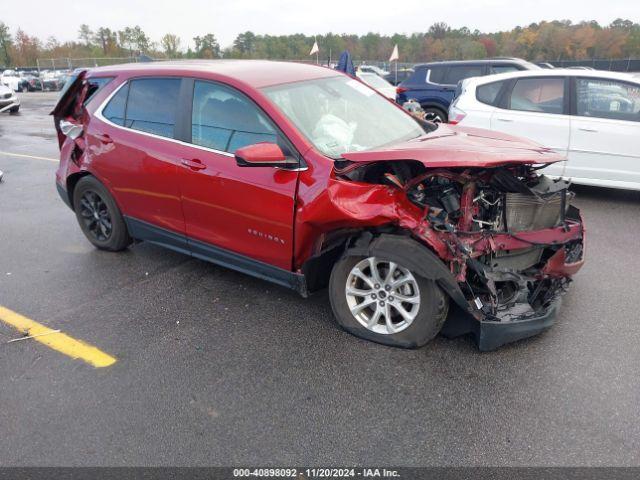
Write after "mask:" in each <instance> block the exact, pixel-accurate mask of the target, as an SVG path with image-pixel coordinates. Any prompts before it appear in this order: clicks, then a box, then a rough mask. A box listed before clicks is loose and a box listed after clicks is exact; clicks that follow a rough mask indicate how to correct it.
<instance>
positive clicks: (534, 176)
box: [404, 165, 584, 350]
mask: <svg viewBox="0 0 640 480" xmlns="http://www.w3.org/2000/svg"><path fill="white" fill-rule="evenodd" d="M404 189H405V191H406V193H407V196H408V198H409V199H410V200H411V201H412V202H413V203H414V204H417V205H419V206H421V207H423V208H424V218H423V221H422V222H421V225H420V227H419V228H418V229H417V230H415V233H416V234H417V235H418V236H419V237H421V238H422V239H423V240H424V241H426V242H427V243H428V244H429V245H431V246H432V247H433V248H434V249H435V250H436V252H437V253H438V255H439V256H440V258H442V259H443V260H445V261H446V262H448V264H449V267H450V270H451V273H452V275H453V276H454V277H455V279H456V280H457V282H458V285H459V287H460V289H461V290H462V292H463V293H464V296H465V298H466V299H467V302H468V305H467V306H466V307H467V308H466V309H465V310H466V311H467V313H468V314H471V315H472V316H473V317H474V320H473V321H464V319H461V318H458V319H456V318H453V319H451V320H450V322H449V324H448V325H446V326H445V329H444V331H443V333H444V334H445V335H449V336H454V335H458V334H461V333H466V332H469V331H470V332H472V333H473V334H474V336H475V337H476V340H477V342H478V346H479V348H480V349H481V350H493V349H495V348H497V347H499V346H500V345H503V344H505V343H508V342H511V341H514V340H519V339H521V338H526V337H529V336H531V335H535V334H537V333H539V332H540V331H542V330H544V329H545V328H547V327H549V326H550V325H551V324H552V323H553V320H554V317H555V314H556V312H557V310H558V308H559V306H560V297H561V295H562V294H563V293H564V292H565V291H566V289H567V286H568V285H569V283H570V282H571V276H572V275H573V274H575V273H576V272H577V271H578V270H579V269H580V267H581V266H582V264H583V261H584V227H583V223H582V219H581V217H580V212H579V210H578V209H577V208H576V207H574V206H572V205H571V200H572V198H573V193H572V192H570V191H569V190H568V183H567V182H566V181H564V180H552V179H550V178H549V177H546V176H544V175H540V174H538V173H537V170H536V169H535V168H534V167H532V166H528V165H518V166H511V167H509V166H505V167H498V168H491V169H467V170H457V171H456V170H452V169H446V170H445V169H443V170H433V171H427V172H425V173H424V174H422V175H420V176H418V177H416V178H414V179H412V180H410V181H409V182H408V183H407V184H405V185H404Z"/></svg>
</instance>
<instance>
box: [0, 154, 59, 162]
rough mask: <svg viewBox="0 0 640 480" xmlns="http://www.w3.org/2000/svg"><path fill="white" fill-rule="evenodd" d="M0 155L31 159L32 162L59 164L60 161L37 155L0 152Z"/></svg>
mask: <svg viewBox="0 0 640 480" xmlns="http://www.w3.org/2000/svg"><path fill="white" fill-rule="evenodd" d="M0 155H5V156H7V157H19V158H33V159H34V160H46V161H48V162H59V161H60V160H58V159H57V158H49V157H38V156H37V155H25V154H24V153H11V152H0Z"/></svg>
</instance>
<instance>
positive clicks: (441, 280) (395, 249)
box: [345, 232, 473, 314]
mask: <svg viewBox="0 0 640 480" xmlns="http://www.w3.org/2000/svg"><path fill="white" fill-rule="evenodd" d="M345 254H347V255H359V256H382V257H384V258H388V259H390V260H395V261H397V262H398V263H400V264H402V265H405V266H406V267H408V266H409V265H410V266H411V268H412V269H413V270H415V271H416V273H418V274H419V275H420V276H422V277H424V278H427V279H429V280H433V281H435V282H436V283H437V284H438V286H439V287H440V288H442V289H443V290H444V291H445V292H446V293H447V294H448V295H449V297H451V299H452V300H453V301H454V302H455V303H456V304H457V305H458V306H460V308H461V309H463V310H464V311H466V312H467V313H470V314H473V312H472V311H471V309H470V305H469V302H468V301H467V299H466V298H465V296H464V293H462V290H460V287H459V286H458V282H457V281H456V279H455V277H454V276H453V275H452V274H451V272H450V271H449V269H448V268H447V267H446V265H445V264H444V263H443V262H442V260H440V259H439V258H438V257H437V256H436V255H435V254H434V253H432V252H431V251H430V250H429V249H428V248H427V247H425V246H424V245H422V244H421V243H419V242H418V241H417V240H415V239H413V238H412V237H410V236H408V235H395V234H387V233H383V234H381V235H378V236H374V235H373V234H372V233H371V232H365V233H363V234H362V235H360V236H359V237H358V238H357V239H355V241H354V242H353V243H352V245H351V246H350V247H348V249H347V250H346V252H345Z"/></svg>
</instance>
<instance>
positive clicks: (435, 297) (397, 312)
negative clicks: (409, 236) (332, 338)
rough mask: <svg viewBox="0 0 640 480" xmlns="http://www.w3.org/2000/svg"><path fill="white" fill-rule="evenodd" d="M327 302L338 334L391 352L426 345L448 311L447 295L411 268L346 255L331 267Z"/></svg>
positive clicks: (372, 258)
mask: <svg viewBox="0 0 640 480" xmlns="http://www.w3.org/2000/svg"><path fill="white" fill-rule="evenodd" d="M329 296H330V300H331V307H332V309H333V313H334V315H335V317H336V319H337V321H338V324H339V325H340V326H341V327H342V328H344V329H345V330H347V331H348V332H350V333H352V334H354V335H356V336H358V337H361V338H364V339H367V340H371V341H374V342H377V343H382V344H384V345H389V346H394V347H403V348H417V347H421V346H423V345H425V344H426V343H427V342H429V341H430V340H432V339H433V338H434V337H435V336H436V335H437V334H438V332H440V329H441V328H442V325H443V324H444V321H445V320H446V318H447V313H448V311H449V298H448V297H447V295H446V294H445V293H444V292H443V291H442V290H441V289H440V287H438V285H437V284H436V283H435V282H434V281H432V280H427V279H425V278H423V277H420V276H419V275H418V274H416V273H415V272H413V271H412V269H411V266H410V265H400V264H398V263H395V262H393V261H391V260H389V259H385V258H381V257H373V256H372V257H361V256H350V255H348V252H347V255H346V256H344V257H342V258H341V259H340V260H338V262H337V263H336V264H335V265H334V267H333V271H332V273H331V279H330V282H329Z"/></svg>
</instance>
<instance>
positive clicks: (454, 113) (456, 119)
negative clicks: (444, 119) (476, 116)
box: [449, 105, 467, 125]
mask: <svg viewBox="0 0 640 480" xmlns="http://www.w3.org/2000/svg"><path fill="white" fill-rule="evenodd" d="M466 116H467V113H466V112H465V111H464V110H460V109H459V108H458V107H456V106H455V105H452V106H451V108H449V123H450V124H451V125H457V124H458V123H460V122H461V121H462V119H463V118H464V117H466Z"/></svg>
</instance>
